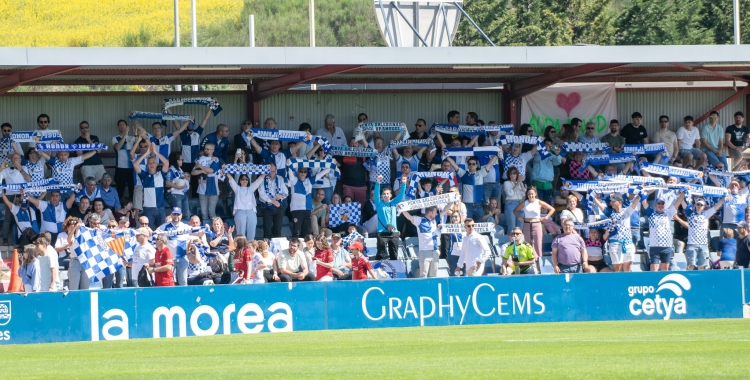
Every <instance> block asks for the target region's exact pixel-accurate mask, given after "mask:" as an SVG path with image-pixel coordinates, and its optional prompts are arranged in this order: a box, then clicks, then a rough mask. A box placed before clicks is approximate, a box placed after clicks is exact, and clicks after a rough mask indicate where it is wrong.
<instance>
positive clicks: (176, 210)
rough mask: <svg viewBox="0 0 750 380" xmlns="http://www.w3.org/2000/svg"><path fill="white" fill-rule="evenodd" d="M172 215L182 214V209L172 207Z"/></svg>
mask: <svg viewBox="0 0 750 380" xmlns="http://www.w3.org/2000/svg"><path fill="white" fill-rule="evenodd" d="M172 214H182V209H181V208H179V207H172Z"/></svg>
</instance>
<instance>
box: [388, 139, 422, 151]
mask: <svg viewBox="0 0 750 380" xmlns="http://www.w3.org/2000/svg"><path fill="white" fill-rule="evenodd" d="M432 145H433V143H432V139H418V140H417V139H414V140H400V141H391V142H390V143H389V144H388V147H387V148H386V149H390V150H392V149H401V148H403V147H405V146H419V147H422V146H432Z"/></svg>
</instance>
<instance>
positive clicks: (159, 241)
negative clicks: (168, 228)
mask: <svg viewBox="0 0 750 380" xmlns="http://www.w3.org/2000/svg"><path fill="white" fill-rule="evenodd" d="M168 241H169V238H168V237H167V234H159V235H158V236H157V237H156V251H155V252H154V259H153V260H151V261H150V264H144V265H143V266H144V267H146V270H148V271H149V272H150V273H153V274H154V286H174V275H173V274H172V269H174V256H173V255H172V252H170V251H169V248H168V247H167V242H168Z"/></svg>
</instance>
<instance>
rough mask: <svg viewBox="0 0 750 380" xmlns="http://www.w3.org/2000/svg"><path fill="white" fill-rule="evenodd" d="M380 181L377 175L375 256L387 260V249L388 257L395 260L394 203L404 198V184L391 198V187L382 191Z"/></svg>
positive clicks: (396, 245) (402, 179)
mask: <svg viewBox="0 0 750 380" xmlns="http://www.w3.org/2000/svg"><path fill="white" fill-rule="evenodd" d="M381 181H382V178H381V176H378V178H377V181H376V182H375V194H380V199H377V200H375V208H376V209H377V212H378V215H377V218H378V239H377V244H378V253H377V257H376V258H377V259H378V260H387V259H386V249H387V251H388V257H389V258H390V259H391V260H397V259H398V255H397V254H396V252H397V251H396V250H397V249H398V230H397V229H396V219H397V215H396V205H397V204H398V203H399V202H401V200H402V199H404V194H406V186H404V187H402V188H401V190H400V191H399V193H398V195H397V196H396V198H393V199H391V196H392V195H393V193H392V191H391V189H388V188H385V189H383V190H382V191H381V190H380V182H381ZM401 181H402V182H406V178H405V177H404V178H401Z"/></svg>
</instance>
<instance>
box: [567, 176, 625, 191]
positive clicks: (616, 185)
mask: <svg viewBox="0 0 750 380" xmlns="http://www.w3.org/2000/svg"><path fill="white" fill-rule="evenodd" d="M562 181H563V189H564V190H569V191H579V192H586V191H589V190H592V191H594V192H598V193H626V192H627V191H628V188H629V186H630V185H628V184H627V183H624V182H610V181H574V180H567V179H564V178H563V180H562Z"/></svg>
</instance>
